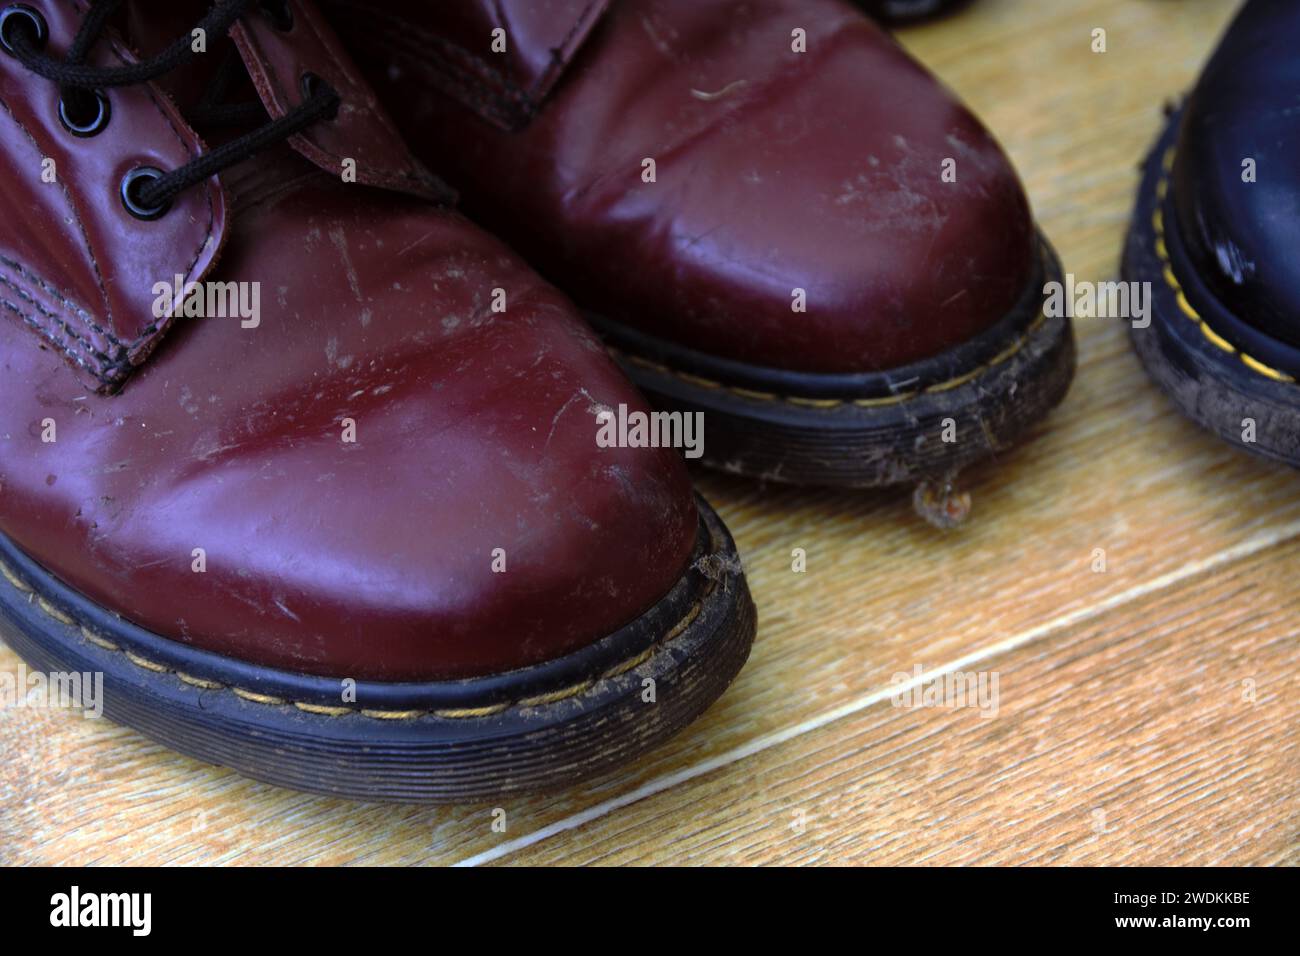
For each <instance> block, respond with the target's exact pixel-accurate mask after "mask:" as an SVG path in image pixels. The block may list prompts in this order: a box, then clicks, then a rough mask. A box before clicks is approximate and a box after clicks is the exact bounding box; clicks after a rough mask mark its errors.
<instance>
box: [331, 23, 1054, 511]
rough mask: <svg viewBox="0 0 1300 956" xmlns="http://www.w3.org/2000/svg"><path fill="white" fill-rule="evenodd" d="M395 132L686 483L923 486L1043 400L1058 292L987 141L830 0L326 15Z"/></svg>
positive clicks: (982, 451)
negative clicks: (608, 364) (608, 357)
mask: <svg viewBox="0 0 1300 956" xmlns="http://www.w3.org/2000/svg"><path fill="white" fill-rule="evenodd" d="M329 9H330V10H331V11H332V14H333V16H334V18H335V22H336V23H337V24H338V26H339V27H340V34H341V35H342V36H344V37H345V38H346V41H347V42H348V43H349V44H350V46H351V49H352V50H353V52H354V54H355V55H356V57H357V58H358V59H359V61H360V63H361V64H362V66H363V68H364V69H365V70H366V72H367V74H368V76H369V77H370V79H371V80H372V82H373V83H374V84H375V85H376V86H377V88H378V89H379V91H380V93H381V96H382V97H383V98H384V99H385V101H386V102H388V103H389V104H391V105H392V106H393V108H394V112H395V115H396V119H397V122H398V123H399V125H400V126H401V128H402V130H403V132H404V133H405V135H406V136H407V138H408V139H409V141H410V142H411V143H412V144H413V145H414V148H415V150H416V152H417V154H418V155H419V156H421V158H423V159H424V160H425V161H426V162H428V163H429V164H430V165H431V166H432V167H433V168H434V169H435V170H436V171H437V172H438V173H439V174H441V175H442V176H443V177H444V178H445V179H446V180H447V181H448V182H449V183H450V184H451V185H452V186H454V187H455V188H457V189H458V190H459V191H460V193H461V202H462V206H463V208H464V209H465V210H466V211H467V212H468V213H469V214H470V215H471V216H473V217H475V218H476V219H477V220H478V221H480V222H482V223H483V224H484V225H486V226H488V227H489V228H490V229H492V230H493V231H494V232H496V233H497V234H498V235H500V236H502V237H503V238H505V239H506V240H507V241H509V242H510V243H511V244H512V245H513V246H514V247H515V248H517V249H518V250H520V251H521V252H522V253H524V255H525V256H526V257H527V258H528V259H529V260H530V261H531V262H532V263H533V264H534V265H536V266H537V267H538V268H539V269H541V270H542V272H543V273H544V274H545V275H546V276H547V277H549V278H550V279H551V280H552V281H553V282H555V283H556V284H558V285H559V286H560V287H561V288H562V289H564V290H565V291H566V292H567V293H569V295H570V296H571V297H573V298H574V299H575V300H576V301H577V302H578V304H579V305H580V306H581V307H582V308H583V310H584V311H585V314H586V316H587V318H588V320H589V321H590V322H591V323H592V324H593V325H594V326H595V327H596V328H597V329H598V330H599V331H600V333H601V334H602V336H603V337H604V338H605V340H606V342H607V343H608V344H609V345H610V347H611V348H612V349H613V350H614V351H615V352H616V354H617V355H618V356H619V357H620V359H621V361H622V362H623V364H624V367H625V368H626V369H627V370H628V371H629V373H630V374H631V376H632V377H633V379H634V381H636V382H637V384H639V385H640V386H641V387H642V389H643V390H645V391H646V392H647V393H648V394H649V395H651V396H652V398H654V399H655V400H656V401H657V402H659V403H660V404H662V405H665V406H669V407H673V408H679V409H687V410H692V411H702V412H704V413H706V422H707V427H708V440H707V441H706V443H705V459H706V461H707V462H709V463H710V464H712V465H715V466H717V467H719V468H722V469H726V470H728V471H732V472H738V473H742V474H746V475H753V476H757V477H761V478H765V479H770V480H774V481H785V482H798V483H814V484H831V485H847V486H871V485H884V484H898V483H912V484H915V483H920V482H925V481H928V480H932V479H945V478H948V477H950V476H951V475H952V474H953V473H955V472H957V471H958V470H960V469H961V468H963V467H964V466H966V465H969V464H971V463H972V462H975V461H978V460H980V459H983V458H986V457H988V456H990V455H992V454H994V453H995V452H997V451H999V450H1001V449H1004V448H1006V447H1007V446H1009V445H1011V444H1013V443H1015V442H1017V441H1019V440H1021V439H1022V438H1024V437H1025V436H1026V435H1027V434H1028V433H1029V432H1030V431H1031V429H1032V428H1033V427H1034V426H1035V424H1036V423H1037V422H1039V421H1040V420H1041V419H1042V418H1043V417H1044V416H1045V415H1046V414H1047V412H1048V411H1049V409H1051V408H1052V407H1053V406H1054V405H1055V404H1057V403H1058V402H1059V401H1060V400H1061V398H1062V396H1063V395H1064V394H1065V391H1066V389H1067V387H1068V385H1069V382H1070V379H1071V376H1072V372H1073V369H1074V344H1073V338H1072V333H1071V329H1070V326H1069V322H1068V320H1067V319H1065V318H1063V317H1060V316H1052V315H1046V314H1044V309H1043V306H1044V285H1045V284H1046V283H1047V282H1048V281H1049V280H1051V279H1052V278H1053V277H1054V276H1056V275H1057V274H1058V269H1059V267H1058V265H1057V260H1056V257H1055V255H1054V254H1053V252H1052V250H1051V247H1050V246H1049V245H1048V243H1047V241H1046V240H1045V239H1044V237H1043V236H1042V235H1041V234H1040V233H1039V232H1038V230H1037V229H1036V228H1035V225H1034V221H1033V218H1032V216H1031V213H1030V208H1029V204H1028V202H1027V200H1026V198H1025V194H1024V191H1023V189H1022V188H1021V185H1020V182H1019V179H1018V178H1017V176H1016V173H1015V171H1014V170H1013V169H1012V167H1011V165H1010V163H1009V162H1008V160H1007V158H1006V156H1005V155H1004V154H1003V152H1002V151H1001V149H1000V148H999V147H998V145H997V143H996V142H995V141H994V140H993V138H992V137H991V136H990V135H989V133H988V132H987V130H985V129H984V127H983V126H982V125H981V124H980V122H979V120H977V119H976V118H975V116H973V115H972V114H971V113H970V111H969V110H967V109H966V108H965V107H964V106H963V105H962V104H961V103H960V102H958V101H957V100H956V99H955V98H954V97H953V96H952V94H950V93H949V92H948V91H947V90H946V89H944V88H943V86H941V85H940V84H939V83H938V82H937V81H936V80H935V79H934V77H932V76H931V75H930V74H929V73H927V72H926V70H925V69H924V68H923V67H921V66H920V65H919V64H918V63H916V61H914V60H913V59H912V58H911V57H909V56H908V55H907V54H906V53H905V52H904V51H903V50H902V49H901V48H900V47H899V46H898V45H897V44H896V43H895V42H894V41H893V40H892V39H891V38H890V37H889V36H888V35H886V34H885V33H884V32H883V31H882V30H881V29H880V28H879V27H878V26H876V25H875V24H874V23H873V22H872V21H871V20H870V19H868V18H867V16H866V15H865V14H864V13H863V12H862V11H861V9H860V8H859V7H857V6H855V5H853V4H851V3H848V2H845V0H761V2H739V0H717V2H710V3H698V2H696V0H624V2H620V3H605V2H595V3H592V2H590V0H555V2H551V3H547V4H536V3H530V2H523V0H492V2H489V0H466V2H464V3H459V4H454V5H452V4H433V5H431V4H427V3H418V2H414V0H410V2H384V3H378V2H370V0H336V2H334V3H331V4H329Z"/></svg>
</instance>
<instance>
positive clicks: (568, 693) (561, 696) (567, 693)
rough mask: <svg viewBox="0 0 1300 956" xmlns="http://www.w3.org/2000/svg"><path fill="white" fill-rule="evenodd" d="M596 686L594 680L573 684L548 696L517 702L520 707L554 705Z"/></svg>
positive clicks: (526, 698) (537, 696)
mask: <svg viewBox="0 0 1300 956" xmlns="http://www.w3.org/2000/svg"><path fill="white" fill-rule="evenodd" d="M595 686H596V682H595V681H594V680H585V681H583V682H582V683H580V684H574V685H572V686H570V687H566V688H564V689H563V690H555V691H551V692H550V693H548V694H537V695H536V696H534V697H525V698H524V699H523V700H521V701H520V702H519V706H520V707H540V706H541V705H542V704H554V703H556V702H557V701H561V700H567V699H568V698H570V697H577V696H578V695H579V694H585V693H586V692H587V691H589V690H591V688H593V687H595Z"/></svg>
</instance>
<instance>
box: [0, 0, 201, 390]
mask: <svg viewBox="0 0 1300 956" xmlns="http://www.w3.org/2000/svg"><path fill="white" fill-rule="evenodd" d="M72 5H73V7H74V9H76V11H77V13H78V14H80V15H82V16H84V15H85V13H86V9H87V8H86V7H85V6H84V4H82V3H81V2H79V0H73V4H72ZM110 46H111V48H112V49H113V52H114V54H115V55H116V56H117V58H118V60H120V61H121V62H122V63H126V62H128V61H127V59H126V56H125V54H124V51H123V48H122V46H121V44H119V43H118V42H117V41H116V40H115V39H110ZM144 88H145V93H146V95H147V96H148V97H149V100H150V102H152V103H153V105H154V108H155V109H157V110H158V112H159V114H160V115H161V116H162V118H163V120H164V121H165V122H166V123H167V125H168V127H169V128H170V129H171V131H172V134H173V135H174V136H175V137H176V139H177V141H178V142H179V143H180V144H181V148H182V149H183V150H184V151H185V152H186V153H187V154H188V155H190V156H193V155H194V151H193V150H191V149H190V147H189V144H187V143H186V141H185V137H184V136H182V135H181V132H180V130H178V129H177V128H176V124H175V123H174V122H172V118H171V117H170V116H169V115H168V114H167V111H166V110H165V109H163V107H162V104H161V103H159V102H158V98H157V97H156V96H155V95H154V91H153V88H152V85H151V84H147V83H146V84H144ZM0 108H3V109H4V111H5V112H6V113H8V114H9V116H10V118H11V119H12V120H13V121H14V123H15V125H17V126H18V128H19V129H20V130H22V132H23V134H24V135H25V136H26V137H27V138H28V140H29V141H30V142H31V143H32V145H33V147H35V148H36V150H37V152H38V153H40V154H41V155H44V150H42V149H41V147H40V144H39V143H38V142H37V141H36V138H35V137H34V136H33V135H32V133H31V131H30V130H29V129H27V127H26V126H25V125H24V124H23V122H22V121H21V120H20V119H19V118H18V116H17V115H16V114H15V113H14V112H13V110H11V109H10V108H9V105H8V104H7V103H5V102H4V101H3V100H0ZM59 185H60V188H62V189H63V193H64V197H65V199H66V200H67V204H68V209H69V211H70V212H71V213H72V216H73V218H74V219H75V220H76V223H77V230H78V232H79V233H80V234H81V240H82V244H83V245H84V247H85V250H86V254H87V256H88V257H89V258H90V264H91V268H92V269H93V271H94V274H95V280H96V282H97V283H98V284H99V291H100V294H101V295H102V296H103V298H104V308H105V311H106V312H107V313H108V316H109V324H110V329H111V325H112V311H111V309H110V308H109V305H108V293H107V283H105V281H104V276H103V272H102V271H101V269H100V267H99V260H98V259H97V257H96V256H95V251H94V248H93V247H92V245H91V242H90V237H89V236H88V235H87V234H86V229H85V225H84V223H83V222H82V219H81V214H80V213H79V212H78V210H77V204H76V202H75V201H74V200H73V197H72V194H71V193H70V192H69V190H68V188H67V187H66V186H64V185H63V184H62V182H60V184H59ZM204 197H205V198H206V200H207V204H208V225H207V229H206V233H205V235H204V237H203V240H202V241H201V242H200V243H199V245H198V248H197V249H196V250H195V253H194V258H193V259H192V260H191V262H190V264H189V265H188V266H187V267H186V269H185V281H189V278H190V276H191V275H192V274H193V273H194V270H195V267H196V266H197V265H198V262H199V260H200V259H201V258H202V256H203V251H204V250H205V249H206V248H207V247H208V244H209V243H210V242H211V240H212V232H213V228H214V226H215V223H216V211H215V209H214V207H213V201H212V187H211V186H208V187H207V188H205V189H204ZM0 263H3V264H5V265H7V266H8V267H10V268H11V269H13V270H14V271H16V272H17V273H18V274H19V275H21V276H22V277H23V278H26V279H28V280H29V281H32V282H34V283H35V284H36V285H38V286H39V287H40V288H41V289H42V290H44V291H45V292H46V293H47V294H49V295H50V296H52V297H53V298H55V299H56V300H58V302H59V303H60V304H61V305H63V306H65V307H66V308H67V309H68V310H69V311H70V312H71V313H72V314H73V315H75V316H76V317H77V318H78V319H80V320H81V321H82V322H83V323H85V325H87V326H88V327H89V328H90V329H91V330H92V331H94V332H95V333H96V334H98V335H101V336H103V337H104V338H105V339H106V340H108V342H109V344H111V345H112V346H113V347H114V348H115V349H117V350H119V351H120V354H119V355H118V356H116V357H113V356H110V355H106V354H104V353H103V352H100V351H98V350H97V349H95V348H94V346H93V345H91V344H90V343H89V342H86V341H85V340H84V339H82V337H81V336H80V335H78V334H77V333H76V332H74V331H73V330H72V328H71V327H70V326H69V325H68V324H67V323H66V322H65V321H63V319H61V318H59V317H58V316H56V315H55V314H54V313H52V312H50V311H48V310H46V309H44V308H43V307H41V306H40V304H39V303H37V302H36V301H35V300H33V299H31V298H30V297H28V296H27V295H25V294H24V293H23V292H22V291H21V290H20V289H18V287H17V286H15V285H14V284H13V283H11V282H5V283H4V284H5V285H7V286H8V287H9V288H11V289H13V290H14V291H15V292H16V293H17V294H18V295H19V296H20V297H21V298H23V299H26V300H27V301H29V302H31V303H32V304H33V305H34V306H35V307H36V309H37V311H38V312H40V314H41V315H44V316H45V317H47V318H49V319H51V320H53V321H54V322H56V323H57V324H58V325H59V327H60V328H61V329H63V331H64V332H66V333H67V334H68V335H69V336H71V337H72V338H73V339H75V340H76V341H77V342H78V343H79V344H81V345H82V346H83V347H84V348H85V349H86V351H87V352H89V353H90V355H91V356H93V357H94V358H95V360H96V362H97V367H92V366H91V365H90V364H89V363H87V362H86V361H85V360H84V358H83V357H82V356H80V355H79V354H78V353H76V352H74V351H73V350H72V349H71V348H70V347H69V344H68V343H66V342H61V341H60V340H59V339H58V338H57V337H56V336H55V335H54V334H53V333H52V332H51V331H50V330H49V329H47V328H45V327H44V326H43V325H42V324H40V322H39V321H38V320H37V319H35V317H34V316H32V315H30V314H29V313H24V312H23V311H22V310H21V309H20V308H18V307H17V306H16V305H15V304H14V303H12V302H9V301H7V300H4V305H5V307H7V308H9V309H10V310H11V311H13V312H14V313H15V314H17V315H18V316H19V317H20V318H22V319H23V321H24V323H25V324H27V325H28V326H30V327H31V328H33V329H35V330H36V331H37V332H38V333H40V334H41V336H42V338H44V339H45V340H46V341H48V342H50V343H51V344H53V345H55V346H56V347H57V348H58V349H59V350H60V351H61V352H62V353H63V354H64V355H65V356H67V357H68V358H70V359H71V360H72V361H73V362H75V363H76V364H77V365H78V366H79V367H80V368H82V369H84V370H85V371H86V372H88V373H89V374H90V375H91V377H93V378H94V379H95V380H96V381H98V382H100V383H101V384H102V385H107V386H113V385H117V384H119V383H120V382H122V381H123V380H124V379H125V378H126V377H127V375H128V374H129V373H130V370H131V361H130V353H131V352H132V351H134V350H135V349H136V348H138V347H139V346H140V345H141V344H143V343H144V342H145V341H147V340H148V339H149V338H150V337H152V336H153V335H155V334H156V333H157V332H158V331H159V329H160V328H164V327H165V325H166V323H165V322H161V323H160V322H158V321H155V322H151V323H149V325H147V326H145V327H144V328H143V329H142V330H141V331H140V334H139V335H138V336H136V338H134V339H132V340H130V341H123V340H122V339H121V338H119V337H118V336H117V335H116V333H114V332H112V331H110V330H109V329H105V328H104V327H102V326H101V325H99V324H98V323H96V322H95V321H94V320H93V318H92V317H91V315H90V313H89V312H87V311H86V310H84V309H82V308H81V307H80V306H77V305H75V304H74V303H72V302H71V301H69V300H68V299H66V298H64V297H63V296H62V295H60V294H59V293H58V292H57V291H56V290H55V289H54V287H53V286H52V285H50V284H49V283H47V282H45V281H44V280H42V279H41V278H40V277H38V276H36V275H35V274H33V273H31V272H29V271H28V270H26V269H24V268H23V267H22V265H20V264H19V263H17V262H15V261H13V260H11V259H9V258H8V257H5V256H0Z"/></svg>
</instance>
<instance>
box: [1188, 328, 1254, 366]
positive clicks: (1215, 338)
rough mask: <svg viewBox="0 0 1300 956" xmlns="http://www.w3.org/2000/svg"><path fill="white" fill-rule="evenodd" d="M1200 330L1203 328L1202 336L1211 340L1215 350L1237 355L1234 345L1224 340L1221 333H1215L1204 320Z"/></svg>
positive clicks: (1243, 357) (1243, 358)
mask: <svg viewBox="0 0 1300 956" xmlns="http://www.w3.org/2000/svg"><path fill="white" fill-rule="evenodd" d="M1200 328H1201V334H1202V335H1204V336H1205V337H1206V338H1207V339H1209V340H1210V344H1211V345H1213V346H1214V347H1215V348H1218V349H1222V350H1223V351H1225V352H1228V353H1229V354H1235V353H1236V351H1237V350H1236V349H1235V348H1233V346H1232V343H1231V342H1229V341H1228V340H1227V339H1225V338H1223V337H1222V336H1221V335H1219V333H1218V332H1216V331H1214V329H1212V328H1210V327H1209V326H1208V325H1206V324H1205V320H1204V319H1202V320H1201V323H1200ZM1245 359H1246V356H1244V355H1243V356H1242V360H1243V361H1245ZM1251 361H1254V359H1252V360H1251Z"/></svg>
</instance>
